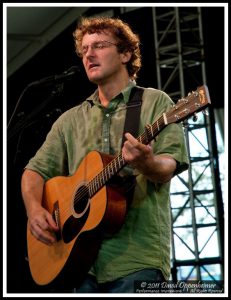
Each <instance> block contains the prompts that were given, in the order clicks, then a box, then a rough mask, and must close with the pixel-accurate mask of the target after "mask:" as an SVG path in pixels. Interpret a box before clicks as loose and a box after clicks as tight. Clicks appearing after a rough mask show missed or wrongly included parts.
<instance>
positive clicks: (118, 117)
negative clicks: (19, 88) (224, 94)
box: [26, 82, 188, 282]
mask: <svg viewBox="0 0 231 300" xmlns="http://www.w3.org/2000/svg"><path fill="white" fill-rule="evenodd" d="M134 85H135V83H134V82H130V83H129V85H128V87H127V88H126V89H124V90H123V91H122V92H121V93H120V94H119V95H117V96H116V97H115V98H113V99H112V100H111V101H110V103H109V106H108V107H107V108H105V107H103V106H102V105H101V104H100V101H99V97H98V91H97V90H96V91H95V93H94V94H93V95H91V96H90V97H89V98H88V99H87V100H86V101H84V102H83V103H82V104H80V105H78V106H76V107H74V108H72V109H70V110H68V111H66V112H65V113H64V114H63V115H62V116H61V117H59V118H58V120H56V122H55V123H54V124H53V126H52V129H51V131H50V132H49V133H48V135H47V138H46V140H45V142H44V144H43V145H42V146H41V148H40V149H39V150H38V151H37V153H36V155H35V156H34V157H33V158H32V159H31V160H30V161H29V163H28V164H27V166H26V168H28V169H31V170H34V171H36V172H38V173H39V174H40V175H42V176H43V178H44V179H45V180H48V179H49V178H52V177H54V176H59V175H64V176H71V175H73V174H74V173H75V172H76V170H77V168H78V166H79V164H80V162H81V161H82V159H83V158H84V157H85V156H86V155H87V153H88V152H89V151H91V150H98V151H101V152H105V153H110V154H118V153H119V152H120V151H121V142H122V135H123V130H124V123H125V114H126V104H127V102H128V100H129V96H130V92H131V88H132V87H133V86H134ZM172 104H173V102H172V100H171V99H170V98H169V97H168V96H167V95H166V94H165V93H164V92H162V91H160V90H157V89H153V88H146V89H145V90H144V93H143V97H142V108H141V116H140V126H139V134H141V133H142V132H143V131H144V127H145V125H146V124H153V123H154V122H155V121H156V120H157V119H159V118H160V116H162V114H163V113H164V112H166V111H168V110H169V109H170V108H171V106H172ZM134 121H136V120H134ZM152 147H153V152H154V153H155V154H156V155H157V154H168V155H170V156H171V157H173V158H174V159H175V160H176V161H177V171H176V174H177V173H180V172H182V171H183V170H185V169H187V167H188V156H187V151H186V147H185V140H184V132H183V129H182V126H181V124H170V125H168V126H167V127H166V128H165V129H164V130H163V131H161V132H160V133H159V135H158V136H157V138H156V140H155V141H154V142H153V143H152ZM123 171H124V172H125V173H126V172H127V173H133V174H135V175H137V177H136V180H137V184H136V187H135V192H134V197H133V201H132V203H131V206H130V208H129V211H128V214H127V216H126V219H125V222H124V224H123V226H122V228H121V229H120V230H119V231H118V232H117V233H116V234H115V235H113V236H112V237H109V238H105V239H104V241H103V243H102V245H101V248H100V251H99V254H98V257H97V259H96V261H95V263H94V266H93V267H92V269H91V273H94V274H95V275H96V277H97V280H98V282H106V281H111V280H115V279H117V278H120V277H123V276H126V275H127V274H130V273H132V272H135V271H138V270H141V269H143V268H157V269H160V270H162V272H163V274H164V276H165V277H166V279H167V278H168V277H169V275H170V233H171V223H170V198H169V190H170V183H169V182H168V183H165V184H155V183H153V182H150V181H149V180H147V178H146V177H145V176H143V175H142V174H139V173H138V172H137V170H133V171H131V169H130V168H125V169H124V170H123Z"/></svg>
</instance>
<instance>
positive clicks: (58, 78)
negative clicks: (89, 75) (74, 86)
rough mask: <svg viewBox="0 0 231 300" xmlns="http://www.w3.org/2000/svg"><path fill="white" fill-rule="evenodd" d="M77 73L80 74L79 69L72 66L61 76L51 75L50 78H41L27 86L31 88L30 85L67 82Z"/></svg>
mask: <svg viewBox="0 0 231 300" xmlns="http://www.w3.org/2000/svg"><path fill="white" fill-rule="evenodd" d="M79 72H80V69H79V67H77V66H72V67H70V68H69V69H68V70H66V71H64V72H63V73H62V74H58V75H52V76H48V77H45V78H42V79H40V80H36V81H33V82H31V83H30V84H29V86H31V85H40V84H51V83H54V82H58V81H63V80H67V79H70V78H71V77H72V76H74V75H75V74H77V73H79Z"/></svg>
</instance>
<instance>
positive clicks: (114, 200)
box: [27, 151, 127, 285]
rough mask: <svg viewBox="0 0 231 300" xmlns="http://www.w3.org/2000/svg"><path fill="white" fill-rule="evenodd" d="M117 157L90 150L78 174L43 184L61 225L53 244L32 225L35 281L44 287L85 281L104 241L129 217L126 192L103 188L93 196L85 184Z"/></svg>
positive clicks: (49, 206)
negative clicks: (35, 233) (37, 235)
mask: <svg viewBox="0 0 231 300" xmlns="http://www.w3.org/2000/svg"><path fill="white" fill-rule="evenodd" d="M112 159H113V157H112V156H109V155H105V154H102V153H100V152H97V151H92V152H90V153H89V154H88V155H87V156H86V157H85V158H84V159H83V161H82V162H81V164H80V166H79V168H78V170H77V171H76V173H75V174H74V175H73V176H70V177H63V176H58V177H54V178H52V179H50V180H48V181H47V182H46V184H45V186H44V193H43V206H44V207H45V208H46V209H47V210H48V211H49V212H50V213H51V214H52V215H53V217H54V219H55V220H56V222H57V223H58V225H59V228H60V231H59V233H58V236H57V238H58V241H57V242H56V243H55V244H54V245H52V246H48V245H46V244H44V243H42V242H40V241H38V240H37V239H36V238H35V237H34V236H33V235H32V234H31V232H30V229H29V226H27V242H28V258H29V265H30V270H31V274H32V277H33V279H34V281H35V282H36V283H37V284H39V285H47V284H50V283H51V284H53V283H56V282H64V281H69V280H70V279H73V281H74V282H75V284H77V283H78V282H80V281H81V280H82V279H83V278H84V276H85V275H86V273H87V272H88V271H89V269H90V267H91V265H92V264H93V262H94V260H95V259H96V256H97V253H98V250H99V247H100V244H101V241H102V238H103V236H104V235H105V234H113V233H115V232H116V231H118V229H119V228H120V227H121V226H122V224H123V222H124V218H125V215H126V206H127V204H126V198H125V196H124V193H123V190H121V189H120V188H119V189H118V186H117V187H113V185H110V184H107V185H104V186H103V187H102V188H101V189H100V190H98V191H97V192H96V193H95V194H94V195H93V196H92V197H91V198H90V197H89V195H88V193H86V190H87V189H86V185H87V184H88V183H89V182H90V181H91V180H92V178H94V177H95V175H96V174H98V173H99V172H100V171H101V170H102V169H103V168H104V166H105V164H107V163H108V162H110V161H111V160H112Z"/></svg>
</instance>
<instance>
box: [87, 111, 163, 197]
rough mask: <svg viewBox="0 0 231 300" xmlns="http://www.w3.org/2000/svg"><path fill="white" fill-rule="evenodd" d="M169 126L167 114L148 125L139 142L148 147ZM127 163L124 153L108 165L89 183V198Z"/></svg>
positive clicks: (138, 139)
mask: <svg viewBox="0 0 231 300" xmlns="http://www.w3.org/2000/svg"><path fill="white" fill-rule="evenodd" d="M165 126H167V124H166V119H165V114H163V115H162V116H161V117H160V118H159V119H158V120H157V121H156V122H155V123H154V124H152V125H147V126H146V127H145V131H144V132H143V133H142V134H141V135H140V136H139V137H138V138H137V141H138V142H140V143H142V144H145V145H147V144H148V143H149V142H150V141H152V140H153V139H154V138H155V137H156V136H157V135H158V134H159V132H160V131H161V130H162V129H164V127H165ZM126 164H127V162H126V161H125V160H124V158H123V156H122V152H120V153H119V154H118V156H116V157H115V158H114V159H112V160H111V161H110V163H109V164H107V165H106V166H105V167H104V169H103V170H102V171H101V172H100V173H98V174H97V175H96V176H95V177H94V178H93V179H92V180H91V181H90V182H89V183H88V189H89V196H90V197H92V196H93V195H94V194H95V193H97V191H98V190H100V189H101V188H102V187H103V186H104V185H105V184H106V183H107V182H108V181H109V180H110V179H111V178H112V177H113V176H114V175H116V174H117V173H118V172H119V171H120V170H121V169H123V168H124V167H125V166H126Z"/></svg>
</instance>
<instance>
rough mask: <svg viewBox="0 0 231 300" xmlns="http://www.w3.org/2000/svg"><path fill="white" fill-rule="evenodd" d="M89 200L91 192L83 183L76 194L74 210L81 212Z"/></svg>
mask: <svg viewBox="0 0 231 300" xmlns="http://www.w3.org/2000/svg"><path fill="white" fill-rule="evenodd" d="M88 202H89V193H88V188H87V186H86V185H82V186H81V187H80V188H79V189H78V190H77V192H76V194H75V199H74V210H75V212H76V213H77V214H81V213H82V212H83V211H84V210H85V208H86V206H87V205H88Z"/></svg>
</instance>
